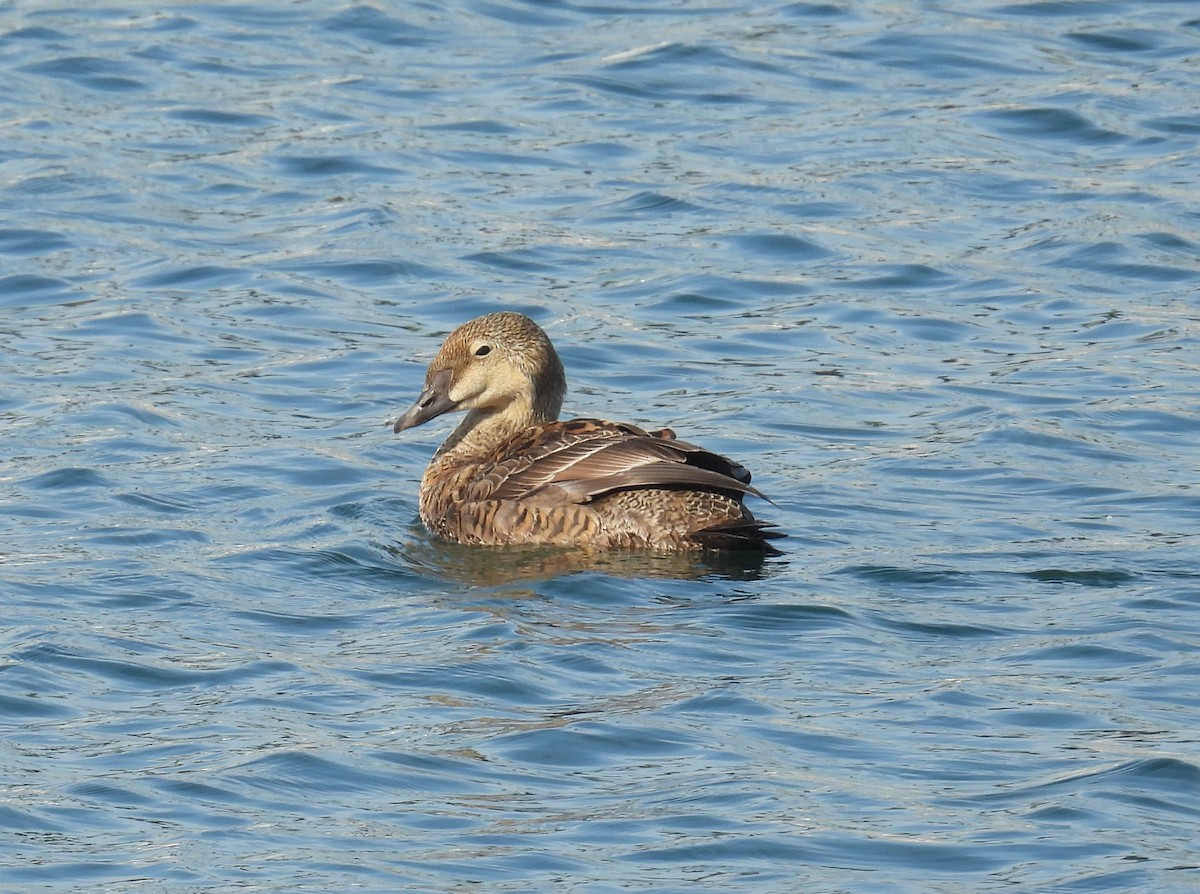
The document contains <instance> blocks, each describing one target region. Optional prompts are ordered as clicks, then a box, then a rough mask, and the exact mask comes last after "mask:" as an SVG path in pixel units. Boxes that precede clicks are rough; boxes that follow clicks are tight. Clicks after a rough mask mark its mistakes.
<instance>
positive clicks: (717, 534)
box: [690, 518, 787, 556]
mask: <svg viewBox="0 0 1200 894" xmlns="http://www.w3.org/2000/svg"><path fill="white" fill-rule="evenodd" d="M774 527H775V525H773V524H771V523H770V522H762V521H756V520H755V519H752V518H739V519H734V520H733V521H727V522H721V523H720V524H719V525H712V526H710V527H707V528H701V529H700V530H699V531H693V532H692V533H691V535H690V536H691V539H692V540H694V541H696V543H699V544H700V545H701V546H703V547H704V548H705V549H745V550H757V551H758V552H762V553H766V554H767V555H770V556H778V555H782V552H781V551H780V550H778V549H776V548H775V547H774V546H772V545H771V543H770V541H772V540H778V539H779V538H780V537H786V536H787V534H784V533H783V532H782V531H774V530H772V528H774Z"/></svg>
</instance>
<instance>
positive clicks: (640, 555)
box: [384, 525, 787, 587]
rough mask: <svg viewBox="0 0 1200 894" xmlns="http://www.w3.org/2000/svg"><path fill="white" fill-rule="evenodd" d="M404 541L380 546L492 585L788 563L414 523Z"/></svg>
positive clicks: (758, 570)
mask: <svg viewBox="0 0 1200 894" xmlns="http://www.w3.org/2000/svg"><path fill="white" fill-rule="evenodd" d="M408 535H409V536H407V537H406V538H405V539H404V540H400V541H396V542H395V543H392V544H386V545H384V549H385V550H386V551H387V553H388V554H389V556H391V558H392V559H394V560H395V561H397V562H399V563H401V564H404V565H406V566H408V567H410V568H411V569H412V570H413V571H416V572H417V573H419V574H422V575H424V576H427V577H431V578H439V579H442V580H450V581H456V582H459V583H466V584H470V585H471V586H475V587H496V586H503V585H505V584H512V583H517V582H522V581H535V580H547V579H550V578H554V577H559V576H561V575H565V574H580V573H585V572H591V573H599V574H606V575H610V576H612V577H620V578H657V579H674V580H702V579H703V580H733V581H756V580H765V579H767V578H770V577H773V576H775V575H777V574H780V573H782V569H783V568H784V567H786V564H787V563H786V561H785V560H780V559H779V558H778V557H769V556H766V555H764V554H762V553H757V552H753V551H742V552H716V551H713V550H706V551H701V552H688V553H678V552H673V553H669V552H654V551H651V550H632V549H631V550H587V549H568V548H561V547H546V546H506V547H486V546H463V545H462V544H457V543H448V542H446V541H443V540H439V539H436V538H434V537H432V536H430V535H429V534H428V532H426V531H425V530H424V528H422V527H420V525H413V526H412V527H411V528H410V530H409V532H408Z"/></svg>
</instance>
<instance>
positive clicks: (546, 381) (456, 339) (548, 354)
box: [395, 311, 567, 432]
mask: <svg viewBox="0 0 1200 894" xmlns="http://www.w3.org/2000/svg"><path fill="white" fill-rule="evenodd" d="M566 390H567V383H566V376H565V375H564V373H563V368H562V362H561V361H560V360H559V359H558V354H557V353H555V351H554V346H553V345H552V344H550V339H549V338H548V337H547V336H546V333H545V332H543V331H542V329H541V327H540V326H538V325H537V323H535V322H533V320H531V319H529V318H528V317H526V316H524V315H522V314H518V313H511V312H507V311H506V312H503V313H495V314H488V315H487V316H484V317H479V318H477V319H474V320H471V321H470V322H469V323H464V324H463V325H461V326H459V327H458V328H457V329H455V330H454V331H453V332H451V333H450V335H449V336H448V337H447V338H446V341H445V343H443V345H442V348H441V350H440V351H438V353H437V356H436V357H434V358H433V362H432V363H430V364H429V370H428V372H427V373H426V374H425V389H424V391H422V392H421V396H420V397H419V398H417V402H416V403H415V404H413V405H412V407H411V408H410V409H409V410H408V412H407V413H405V414H404V415H403V416H401V417H400V418H399V419H398V420H396V424H395V430H396V431H398V432H399V431H403V430H404V429H406V428H412V427H413V426H416V425H420V424H421V423H423V422H428V421H429V420H430V419H433V418H435V417H437V416H440V415H442V414H443V413H447V412H450V411H451V410H468V411H478V412H481V413H483V414H485V415H489V416H490V415H497V414H502V415H504V416H505V417H506V418H511V419H512V420H514V421H519V422H520V423H522V424H524V425H530V424H534V423H539V422H549V421H551V420H554V419H557V418H558V412H559V410H560V409H561V408H562V399H563V395H564V394H565V393H566Z"/></svg>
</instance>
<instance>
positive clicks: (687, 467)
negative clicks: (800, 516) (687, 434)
mask: <svg viewBox="0 0 1200 894" xmlns="http://www.w3.org/2000/svg"><path fill="white" fill-rule="evenodd" d="M476 481H477V484H478V485H479V486H480V488H481V490H486V491H487V493H486V494H483V493H480V494H479V495H478V496H479V497H482V498H487V499H494V500H496V499H499V500H506V499H507V500H532V501H536V502H543V501H544V502H547V503H564V502H566V503H586V502H588V501H589V500H593V499H595V498H596V497H599V496H601V495H603V494H606V493H610V492H612V491H615V490H628V489H630V488H639V487H665V488H677V489H684V490H699V491H716V492H718V493H727V494H754V495H755V496H758V497H762V494H761V493H759V492H758V491H757V490H756V489H755V488H753V487H751V486H750V473H749V472H748V471H746V469H745V468H743V467H742V466H740V465H738V464H737V463H735V462H732V461H730V460H728V459H726V458H725V457H723V456H719V455H718V454H716V453H712V452H710V451H708V450H704V449H702V448H700V447H697V446H695V445H694V444H689V443H687V442H686V441H680V440H677V439H675V437H674V433H672V432H670V431H669V430H663V431H662V432H654V433H653V434H651V433H649V432H646V431H643V430H642V429H640V428H638V427H636V426H633V425H626V424H622V423H616V422H605V421H602V420H599V419H573V420H571V421H569V422H551V423H546V424H544V425H539V426H535V427H533V428H530V429H527V430H526V431H524V432H521V433H519V434H517V435H515V436H514V437H513V438H511V439H510V440H509V441H508V442H506V443H505V444H504V445H503V446H502V447H501V448H500V449H499V450H498V451H497V456H496V460H495V461H494V462H492V463H490V464H488V465H487V467H485V468H481V469H480V470H479V473H478V477H477V479H476ZM764 499H765V498H764Z"/></svg>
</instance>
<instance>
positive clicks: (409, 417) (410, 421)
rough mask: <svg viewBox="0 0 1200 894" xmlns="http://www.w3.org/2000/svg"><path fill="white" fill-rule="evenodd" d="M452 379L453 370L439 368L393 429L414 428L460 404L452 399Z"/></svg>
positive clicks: (396, 430) (395, 430)
mask: <svg viewBox="0 0 1200 894" xmlns="http://www.w3.org/2000/svg"><path fill="white" fill-rule="evenodd" d="M450 379H451V371H450V370H448V369H443V370H439V371H438V372H437V373H435V374H434V375H433V377H432V378H431V379H429V381H428V382H426V384H425V390H424V391H422V392H421V396H420V397H418V398H417V402H416V403H414V404H413V405H412V406H411V407H409V408H408V411H407V412H406V413H405V414H404V415H403V416H401V417H400V418H399V419H397V420H396V424H395V425H393V426H392V431H394V432H402V431H404V430H405V429H406V428H413V427H415V426H418V425H420V424H421V423H423V422H428V421H429V420H430V419H434V418H436V417H438V416H441V415H442V414H443V413H448V412H450V411H451V410H453V409H454V408H455V407H457V406H458V401H456V400H451V399H450Z"/></svg>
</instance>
